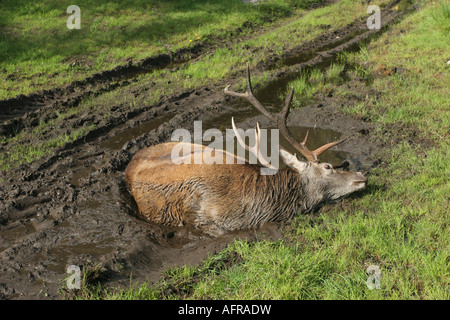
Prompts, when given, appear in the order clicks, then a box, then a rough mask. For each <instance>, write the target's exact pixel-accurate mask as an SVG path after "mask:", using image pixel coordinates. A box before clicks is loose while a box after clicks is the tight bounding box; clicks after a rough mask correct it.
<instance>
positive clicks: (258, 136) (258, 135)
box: [231, 117, 277, 170]
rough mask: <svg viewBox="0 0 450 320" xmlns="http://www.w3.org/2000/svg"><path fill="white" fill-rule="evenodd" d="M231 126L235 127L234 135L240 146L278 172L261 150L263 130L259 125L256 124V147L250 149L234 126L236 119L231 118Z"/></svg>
mask: <svg viewBox="0 0 450 320" xmlns="http://www.w3.org/2000/svg"><path fill="white" fill-rule="evenodd" d="M231 125H232V127H233V131H234V134H235V135H236V138H237V141H238V142H239V144H240V145H241V146H242V147H243V148H244V149H245V150H247V151H248V152H251V153H253V154H254V155H255V156H256V159H258V160H259V162H260V163H261V164H262V165H263V166H265V167H267V168H270V169H273V170H277V169H276V168H275V167H274V166H272V165H271V164H270V163H269V162H267V160H266V159H265V158H264V157H263V155H262V154H261V149H260V147H259V145H260V141H261V129H260V128H259V123H258V122H257V123H256V128H255V136H256V139H255V140H256V142H255V145H254V146H253V147H249V146H247V145H246V144H245V142H244V140H243V139H242V137H241V135H240V134H239V132H238V130H237V129H236V125H235V124H234V118H233V117H231Z"/></svg>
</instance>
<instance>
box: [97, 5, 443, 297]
mask: <svg viewBox="0 0 450 320" xmlns="http://www.w3.org/2000/svg"><path fill="white" fill-rule="evenodd" d="M422 5H423V8H422V9H421V10H420V11H418V12H416V13H413V14H411V15H409V16H408V17H406V18H405V19H404V20H403V21H402V22H400V23H399V24H398V25H396V26H394V27H393V28H392V30H391V31H389V33H387V34H385V35H383V36H382V37H380V38H379V39H377V40H376V41H374V42H372V43H370V44H369V45H368V47H367V50H363V51H362V52H360V53H355V54H353V55H352V56H351V57H350V56H348V57H347V58H348V59H350V58H351V59H354V60H355V61H359V62H360V63H363V62H366V63H368V64H370V65H371V66H377V65H378V64H384V65H385V66H388V67H391V66H395V67H397V70H400V68H402V69H405V70H408V71H407V72H404V73H401V74H398V73H397V74H395V75H392V76H375V77H374V79H373V83H372V84H371V86H372V88H374V89H375V90H376V91H378V92H379V93H380V94H378V95H376V96H374V95H368V96H367V99H368V100H367V103H366V104H365V105H364V106H362V105H359V104H356V105H354V106H348V107H347V108H345V109H344V110H343V111H345V112H348V113H351V114H354V115H361V114H362V113H364V116H366V117H368V119H369V120H370V121H372V122H373V123H375V124H376V125H377V127H378V128H380V130H379V131H376V132H374V133H373V134H374V136H375V137H374V138H376V139H379V140H386V146H387V147H386V148H384V149H383V150H380V151H379V154H378V156H379V157H380V159H382V160H383V162H382V164H381V165H380V166H378V167H377V168H375V169H373V170H372V171H371V174H370V178H369V186H368V188H367V190H365V191H364V192H362V193H361V194H360V195H358V196H357V197H354V198H351V199H346V200H344V201H343V202H341V203H340V204H338V205H330V206H327V207H326V208H324V210H322V211H321V212H320V213H318V214H315V215H300V216H298V217H297V218H296V219H295V221H294V222H293V223H292V224H291V225H290V226H289V227H287V228H286V229H285V234H284V239H283V240H279V241H266V240H261V241H257V242H252V243H249V242H246V241H242V240H236V241H235V242H233V243H232V244H230V245H229V247H228V248H227V249H226V250H224V251H223V252H221V253H219V254H218V255H214V256H211V257H210V258H209V259H207V260H206V261H205V262H204V263H203V264H202V265H200V266H195V267H194V266H186V267H183V268H178V269H173V270H171V271H170V272H169V273H167V274H166V275H165V277H164V278H163V279H162V280H161V281H160V282H159V283H156V284H153V285H147V284H142V285H138V286H134V287H133V289H125V290H124V291H123V290H121V289H109V290H106V289H105V290H98V291H96V292H97V294H95V295H93V296H90V297H89V298H96V299H101V298H110V299H122V298H127V299H139V298H145V299H147V298H152V299H154V298H157V299H160V298H171V299H179V298H192V299H442V300H448V299H450V268H449V266H450V254H449V253H450V250H449V249H450V248H449V243H450V229H449V227H448V223H449V219H448V211H449V208H448V200H449V199H448V195H449V194H450V184H449V182H448V176H449V173H450V172H449V151H450V149H449V139H448V119H449V114H448V112H449V111H448V106H449V105H450V104H449V97H448V85H446V84H447V83H449V81H448V80H449V79H448V65H447V64H446V60H447V58H448V57H446V56H445V53H446V47H447V44H448V36H449V35H448V32H447V30H448V23H449V21H450V20H448V19H447V20H446V19H442V17H446V16H448V10H449V9H448V8H449V5H448V3H447V2H445V3H444V4H436V3H434V2H432V1H423V2H422ZM402 30H403V31H402ZM386 41H388V42H389V45H388V46H387V45H386ZM338 70H340V67H335V69H334V70H332V71H329V72H330V74H336V73H337V71H338ZM355 72H356V71H355ZM312 76H314V77H312ZM316 77H317V78H319V76H318V74H317V73H316V74H314V73H313V74H311V75H310V78H309V79H311V78H316ZM362 80H364V79H362ZM299 81H300V83H303V84H300V85H304V83H305V82H306V81H305V79H302V80H299ZM361 84H362V86H366V85H367V84H366V82H364V81H362V82H361ZM340 88H341V86H339V85H338V84H336V83H335V89H336V90H339V89H340ZM341 90H342V88H341ZM342 92H343V91H342ZM399 129H401V130H399ZM405 136H406V137H409V139H405ZM411 137H413V138H411ZM389 141H391V145H390V146H389ZM230 252H234V253H235V255H234V256H237V257H238V259H237V260H236V261H235V262H234V263H233V264H231V265H229V266H227V267H226V268H223V267H216V266H215V265H214V264H209V261H213V260H214V259H216V260H218V259H220V257H221V256H223V255H227V254H229V253H230ZM371 265H375V266H377V267H379V268H380V272H381V273H380V285H381V286H380V289H369V288H368V286H367V283H366V282H367V279H368V278H369V275H368V274H367V273H366V270H367V268H368V267H369V266H371ZM205 266H207V267H205ZM167 283H172V284H173V283H176V284H177V286H176V287H177V290H178V291H175V292H172V294H170V295H168V294H167Z"/></svg>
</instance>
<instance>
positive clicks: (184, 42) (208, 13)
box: [0, 0, 319, 99]
mask: <svg viewBox="0 0 450 320" xmlns="http://www.w3.org/2000/svg"><path fill="white" fill-rule="evenodd" d="M300 2H305V3H306V2H308V1H300ZM314 2H315V3H318V2H319V0H315V1H314ZM77 5H78V6H79V7H80V9H81V29H79V30H75V29H74V30H69V29H68V28H67V27H66V20H67V19H68V17H69V16H70V14H67V13H66V9H67V7H68V4H64V3H61V2H60V1H55V0H45V1H39V2H29V1H24V0H20V1H12V0H7V1H2V2H1V3H0V11H1V12H3V13H5V14H2V15H1V17H0V28H1V32H0V70H1V76H0V99H6V98H10V97H14V96H16V95H18V94H29V93H31V92H33V91H36V90H40V89H48V88H51V87H55V86H61V85H63V84H66V83H69V82H72V81H74V80H78V79H83V78H85V77H87V76H89V75H90V74H93V73H95V72H98V71H102V70H105V69H106V70H110V69H112V68H113V67H115V66H117V65H124V64H126V62H127V61H128V59H132V60H140V59H143V58H146V57H149V56H153V55H156V54H159V53H167V52H173V51H175V50H177V49H180V48H189V47H190V46H192V45H193V44H195V43H196V42H205V41H206V42H208V41H213V40H214V38H215V37H223V38H224V39H226V38H229V37H231V35H230V33H231V32H233V31H235V30H236V29H238V28H241V29H242V30H243V32H244V33H245V32H246V28H245V27H243V26H244V25H245V24H246V23H248V22H251V24H252V25H253V26H257V25H263V24H267V23H268V22H270V21H272V20H276V19H278V18H280V17H285V16H287V15H289V14H291V13H292V12H294V11H295V10H296V9H295V4H290V3H286V2H284V1H280V0H270V1H265V2H264V3H262V4H260V5H257V6H255V5H251V4H244V3H242V2H241V1H240V0H227V1H211V0H201V1H191V0H182V1H144V0H138V1H127V0H110V1H103V2H102V3H100V4H99V3H98V2H95V1H91V0H80V1H79V2H77ZM247 29H248V28H247Z"/></svg>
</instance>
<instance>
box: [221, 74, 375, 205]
mask: <svg viewBox="0 0 450 320" xmlns="http://www.w3.org/2000/svg"><path fill="white" fill-rule="evenodd" d="M229 88H230V86H229V85H228V86H227V87H226V88H225V89H224V93H225V94H226V95H229V96H233V97H239V98H244V99H246V100H248V101H249V102H250V103H251V104H252V105H253V106H254V107H255V108H256V109H257V110H258V111H259V112H261V113H262V114H263V115H264V116H265V117H266V118H268V119H269V120H270V121H271V122H273V124H275V125H276V127H277V128H278V129H279V131H280V132H281V134H282V135H283V136H284V137H285V138H286V140H287V141H288V142H289V143H290V144H292V146H294V147H295V149H297V150H298V151H299V152H300V153H301V154H302V155H303V156H304V157H305V158H306V160H307V161H306V162H305V161H301V160H299V159H298V158H297V156H296V155H295V154H291V153H290V152H288V151H287V150H285V149H283V148H282V147H280V148H279V152H280V157H281V159H282V160H283V162H284V163H285V164H286V165H287V166H289V167H290V168H292V169H294V170H296V171H297V172H298V173H299V174H300V175H301V176H302V177H303V179H304V180H307V181H308V182H310V183H306V184H305V187H306V189H307V193H308V195H311V198H317V197H318V198H320V200H321V201H323V202H333V201H337V200H339V199H341V198H343V197H345V196H346V195H349V194H350V193H353V192H355V191H357V190H361V189H363V188H365V186H366V183H367V177H365V176H364V175H363V174H362V173H361V172H346V171H337V170H336V169H337V168H338V167H344V166H345V163H344V164H342V165H340V166H336V167H333V166H332V165H331V164H329V163H320V162H319V159H318V157H319V156H320V155H321V154H322V153H324V152H325V151H326V150H328V149H330V148H332V147H334V146H336V145H338V144H340V143H342V142H344V141H345V140H346V138H344V139H341V140H339V141H334V142H330V143H327V144H325V145H323V146H321V147H319V148H317V149H316V150H313V151H311V150H309V149H308V147H307V146H306V143H307V141H308V133H309V132H307V133H306V136H305V138H304V139H303V141H302V142H300V141H298V140H297V139H295V138H294V136H293V135H292V134H291V132H290V131H289V128H288V127H287V125H286V122H287V117H288V115H289V110H290V105H291V102H292V98H293V95H294V87H292V88H291V91H290V93H289V94H288V96H287V97H286V101H285V104H284V107H283V109H282V111H281V113H280V114H272V113H270V112H269V111H267V109H266V108H265V107H264V106H263V105H262V104H261V103H260V102H259V101H258V99H256V97H255V96H254V94H253V89H252V85H251V80H250V68H249V66H248V65H247V91H246V92H244V93H239V92H234V91H231V90H230V89H229ZM231 123H232V127H233V131H234V133H235V135H236V137H237V140H238V142H239V144H240V145H241V146H242V147H244V148H245V149H246V150H248V151H249V152H252V153H253V154H255V156H256V158H257V159H258V160H259V162H260V163H261V164H262V165H263V166H266V167H267V168H270V169H275V168H273V167H272V166H271V165H270V164H269V163H268V162H267V161H266V160H265V159H264V158H263V157H262V155H261V152H260V146H259V144H260V142H261V132H260V127H259V123H257V124H256V129H255V135H256V144H255V146H253V147H248V146H247V145H245V143H244V141H243V139H242V137H241V136H240V134H239V132H238V130H237V129H236V125H235V123H234V119H233V118H232V119H231ZM347 164H348V163H347ZM311 200H312V199H311ZM316 200H319V199H314V201H312V202H315V201H316Z"/></svg>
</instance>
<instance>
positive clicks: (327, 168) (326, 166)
mask: <svg viewBox="0 0 450 320" xmlns="http://www.w3.org/2000/svg"><path fill="white" fill-rule="evenodd" d="M323 167H324V168H325V169H326V170H331V166H330V165H328V164H326V165H324V166H323Z"/></svg>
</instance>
